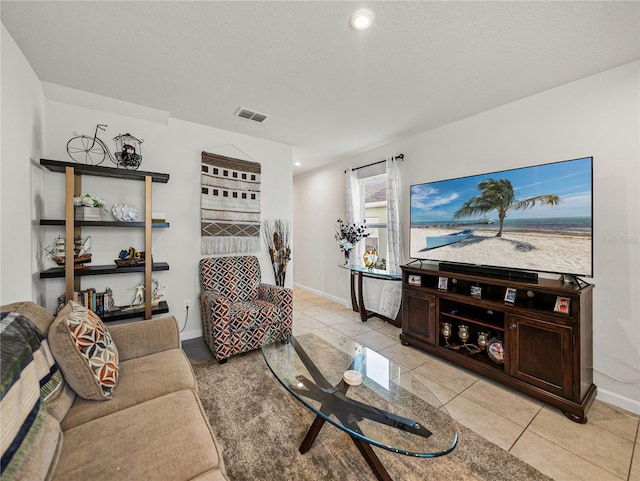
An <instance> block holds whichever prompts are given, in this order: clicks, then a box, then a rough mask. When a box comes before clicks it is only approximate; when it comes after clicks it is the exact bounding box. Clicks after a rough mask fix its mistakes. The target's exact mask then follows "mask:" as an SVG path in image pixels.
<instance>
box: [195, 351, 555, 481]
mask: <svg viewBox="0 0 640 481" xmlns="http://www.w3.org/2000/svg"><path fill="white" fill-rule="evenodd" d="M193 369H194V372H195V374H196V378H197V380H198V389H199V393H200V399H201V401H202V404H203V406H204V410H205V412H206V414H207V417H208V418H209V422H210V423H211V426H212V428H213V431H214V433H215V436H216V439H217V440H218V442H219V443H220V446H221V449H222V457H223V459H224V464H225V466H226V471H227V474H228V475H229V478H230V479H231V480H232V481H257V480H278V481H321V480H322V481H329V480H335V481H375V480H376V478H375V476H374V475H373V473H372V471H371V469H370V468H369V466H368V465H367V464H366V462H365V461H364V459H363V458H362V456H361V455H360V453H359V452H358V450H357V448H356V447H355V445H354V444H353V442H352V441H351V439H350V438H349V436H347V434H346V433H344V432H343V431H341V430H339V429H338V428H336V427H334V426H332V425H330V424H328V423H327V424H325V426H324V427H323V428H322V430H321V431H320V434H319V436H318V438H317V439H316V441H315V443H314V444H313V446H312V447H311V450H310V451H309V452H307V453H306V454H304V455H301V454H300V453H299V452H298V447H299V445H300V443H301V441H302V439H303V438H304V435H305V433H306V431H307V429H308V428H309V426H310V425H311V423H312V421H313V419H314V416H313V414H312V413H311V412H310V411H309V410H308V409H307V408H306V407H305V406H303V405H302V404H301V403H300V402H298V401H296V400H295V399H294V398H293V397H292V396H291V395H290V394H289V393H288V392H287V391H286V390H285V389H284V388H283V387H282V386H281V385H280V383H279V382H278V381H277V380H276V379H275V377H274V376H273V374H272V373H271V371H269V369H268V367H267V365H266V363H265V361H264V359H263V358H262V354H261V352H260V351H254V352H251V353H247V354H243V355H238V356H234V357H232V358H230V359H229V361H228V362H227V363H226V364H218V363H217V362H215V361H210V362H198V363H193ZM457 428H458V434H459V441H458V445H457V447H456V448H455V450H454V451H453V452H452V453H451V454H449V455H446V456H442V457H438V458H430V459H423V458H412V457H409V456H403V455H400V454H395V453H391V452H389V451H386V450H384V449H380V448H377V447H374V448H373V449H374V451H375V452H376V454H377V455H378V457H379V458H380V460H381V461H382V464H383V465H384V466H385V468H386V469H387V471H388V472H389V474H390V475H391V477H392V478H393V479H394V480H395V481H414V480H415V481H418V480H420V481H421V480H429V481H431V480H433V481H448V480H471V481H548V480H549V479H550V478H548V477H547V476H545V475H543V474H541V473H540V472H539V471H537V470H535V469H534V468H533V467H531V466H529V465H528V464H526V463H524V462H523V461H520V460H519V459H518V458H516V457H515V456H512V455H511V454H509V453H507V452H506V451H505V450H503V449H502V448H500V447H498V446H496V445H495V444H492V443H490V442H489V441H487V440H485V439H484V438H482V437H481V436H479V435H477V434H475V433H474V432H473V431H471V430H469V429H467V428H465V427H464V426H462V425H460V424H457Z"/></svg>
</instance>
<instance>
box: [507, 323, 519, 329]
mask: <svg viewBox="0 0 640 481" xmlns="http://www.w3.org/2000/svg"><path fill="white" fill-rule="evenodd" d="M516 327H518V326H516V325H515V323H514V324H509V329H511V330H512V331H515V330H516Z"/></svg>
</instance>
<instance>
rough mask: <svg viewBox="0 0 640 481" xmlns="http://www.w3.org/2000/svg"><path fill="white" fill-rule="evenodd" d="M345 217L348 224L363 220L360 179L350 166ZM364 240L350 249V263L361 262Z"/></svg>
mask: <svg viewBox="0 0 640 481" xmlns="http://www.w3.org/2000/svg"><path fill="white" fill-rule="evenodd" d="M346 198H347V205H346V219H345V221H346V222H347V223H349V224H353V223H354V222H356V223H358V224H361V223H362V221H363V220H364V219H363V218H362V215H363V206H364V198H363V197H362V192H361V190H360V181H359V180H358V174H357V172H356V171H355V170H353V169H352V168H347V175H346ZM364 245H365V242H364V240H362V241H360V242H358V243H357V244H356V245H355V247H354V248H353V249H352V250H351V263H352V264H358V265H361V264H362V256H363V255H364Z"/></svg>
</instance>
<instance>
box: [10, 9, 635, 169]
mask: <svg viewBox="0 0 640 481" xmlns="http://www.w3.org/2000/svg"><path fill="white" fill-rule="evenodd" d="M361 7H367V8H369V9H371V10H372V11H373V12H374V15H375V19H374V24H373V26H372V27H371V28H370V29H369V30H367V31H364V32H357V31H355V30H353V29H351V28H350V27H349V17H350V15H351V13H352V12H353V11H354V10H356V9H357V8H361ZM0 8H1V16H2V23H3V24H4V25H5V27H6V28H7V29H8V31H9V32H10V33H11V35H12V36H13V38H14V39H15V40H16V42H17V43H18V45H19V46H20V48H21V49H22V51H23V53H24V54H25V56H26V57H27V59H28V60H29V62H30V63H31V65H32V66H33V68H34V70H35V72H36V74H37V75H38V77H39V78H40V79H41V80H43V81H48V82H51V83H55V84H60V85H63V86H67V87H72V88H75V89H80V90H84V91H88V92H93V93H97V94H101V95H105V96H109V97H114V98H117V99H121V100H126V101H129V102H134V103H137V104H141V105H144V106H147V107H152V108H156V109H161V110H166V111H168V112H170V114H171V116H172V117H175V118H179V119H183V120H188V121H192V122H198V123H201V124H205V125H211V126H214V127H219V128H222V129H228V130H232V131H236V132H241V133H245V134H248V135H252V136H256V137H261V138H265V139H271V140H274V141H278V142H283V143H286V144H290V145H292V146H294V147H295V148H296V149H297V150H296V152H297V153H299V156H300V158H301V160H302V161H303V163H304V165H303V166H302V168H301V170H300V171H304V170H308V169H310V168H314V167H316V166H318V165H320V164H321V163H322V162H326V161H327V160H330V159H332V158H335V157H337V156H341V155H348V154H352V153H357V152H361V151H363V150H367V149H369V148H372V147H376V146H379V145H382V144H384V143H386V142H389V141H391V140H394V139H396V138H398V137H401V136H403V135H407V134H410V133H415V132H419V131H423V130H427V129H431V128H434V127H438V126H440V125H444V124H446V123H449V122H452V121H455V120H458V119H461V118H465V117H468V116H470V115H474V114H476V113H479V112H482V111H485V110H488V109H491V108H494V107H497V106H499V105H503V104H505V103H508V102H511V101H513V100H517V99H519V98H523V97H526V96H529V95H532V94H535V93H537V92H541V91H544V90H547V89H549V88H552V87H555V86H558V85H561V84H564V83H567V82H570V81H573V80H576V79H579V78H582V77H585V76H588V75H591V74H594V73H597V72H601V71H603V70H607V69H609V68H612V67H615V66H618V65H622V64H624V63H627V62H631V61H633V60H636V59H638V58H640V33H639V32H640V3H639V2H637V1H633V2H614V1H604V2H597V1H593V2H591V1H588V2H586V1H576V2H563V1H543V2H528V1H525V2H481V1H472V2H457V1H452V2H431V1H423V2H404V1H402V2H397V1H388V2H373V1H359V2H339V1H333V2H329V1H327V2H307V1H302V2H295V1H294V2H291V1H289V2H286V1H281V2H272V1H259V2H242V1H236V2H219V1H209V2H206V1H205V2H190V1H162V2H151V1H143V2H133V1H127V2H113V1H91V2H67V1H60V2H57V1H46V2H31V1H29V2H11V1H2V3H1V4H0ZM240 106H243V107H246V108H249V109H254V110H256V111H258V112H263V113H266V114H269V115H271V118H269V119H268V120H267V121H265V122H264V123H262V124H258V123H255V122H251V121H247V120H244V119H239V118H236V117H234V116H233V114H234V113H235V111H236V110H237V109H238V107H240Z"/></svg>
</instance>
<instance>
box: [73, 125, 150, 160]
mask: <svg viewBox="0 0 640 481" xmlns="http://www.w3.org/2000/svg"><path fill="white" fill-rule="evenodd" d="M106 128H107V126H106V125H105V124H98V125H96V131H95V132H94V134H93V137H89V136H87V135H78V134H77V133H76V132H74V133H73V135H74V137H72V138H71V140H69V142H67V153H68V154H69V157H71V158H72V159H73V160H74V161H75V162H77V163H79V164H87V165H100V164H101V163H102V162H104V159H105V158H107V156H108V157H109V160H111V162H113V163H114V164H116V165H117V166H118V167H123V168H125V169H130V170H136V169H137V168H138V167H140V164H141V163H142V142H144V140H141V139H137V138H136V137H134V136H133V135H131V134H118V135H117V136H115V137H114V138H113V140H114V141H115V143H116V153H115V155H113V154H112V153H111V151H110V150H109V147H107V144H105V143H104V142H103V141H102V139H100V138H98V130H106Z"/></svg>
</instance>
